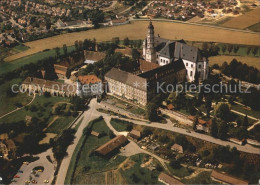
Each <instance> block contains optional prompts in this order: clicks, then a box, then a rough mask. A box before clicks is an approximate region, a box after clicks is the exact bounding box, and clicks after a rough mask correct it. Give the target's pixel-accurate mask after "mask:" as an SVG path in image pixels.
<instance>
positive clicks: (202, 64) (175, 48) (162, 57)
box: [143, 22, 208, 82]
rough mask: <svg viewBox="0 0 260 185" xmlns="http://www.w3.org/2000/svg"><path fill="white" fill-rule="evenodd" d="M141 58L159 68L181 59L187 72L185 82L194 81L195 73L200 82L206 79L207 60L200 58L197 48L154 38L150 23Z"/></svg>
mask: <svg viewBox="0 0 260 185" xmlns="http://www.w3.org/2000/svg"><path fill="white" fill-rule="evenodd" d="M143 57H144V59H145V60H146V61H148V62H152V63H156V64H159V65H160V66H163V65H166V64H169V63H171V62H175V61H178V60H179V59H181V60H182V61H183V63H184V65H185V68H186V70H187V81H189V82H192V81H194V80H195V74H196V73H197V75H198V78H199V79H200V80H205V79H207V77H208V60H207V58H205V57H202V56H201V51H200V50H199V48H196V47H193V46H189V45H187V44H186V43H185V42H184V41H179V42H178V41H171V40H167V39H163V38H161V37H159V36H158V37H155V36H154V26H153V24H152V22H150V24H149V26H148V33H147V38H146V39H145V40H144V42H143Z"/></svg>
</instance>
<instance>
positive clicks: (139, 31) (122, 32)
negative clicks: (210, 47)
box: [5, 21, 260, 61]
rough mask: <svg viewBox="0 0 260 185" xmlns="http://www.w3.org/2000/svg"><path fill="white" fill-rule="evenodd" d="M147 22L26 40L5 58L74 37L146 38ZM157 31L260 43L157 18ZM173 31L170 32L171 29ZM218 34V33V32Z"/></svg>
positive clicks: (252, 38)
mask: <svg viewBox="0 0 260 185" xmlns="http://www.w3.org/2000/svg"><path fill="white" fill-rule="evenodd" d="M147 24H148V22H147V21H133V22H131V24H127V25H121V26H113V27H105V28H101V29H96V30H89V31H82V32H76V33H67V34H62V35H58V36H54V37H50V38H46V39H41V40H37V41H32V42H28V43H25V45H26V46H28V47H30V49H28V50H26V51H24V52H21V53H18V54H15V55H12V56H10V57H7V58H6V59H5V60H6V61H12V60H16V59H19V58H21V57H25V56H29V55H32V54H35V53H38V52H40V51H43V50H46V49H52V48H55V47H62V45H63V44H67V45H68V46H69V45H74V42H75V40H84V39H87V38H88V39H93V38H96V40H97V41H98V42H100V41H110V40H111V39H112V38H113V37H120V38H121V39H122V38H125V37H129V39H134V40H137V39H144V38H145V35H146V32H147ZM153 24H154V27H155V34H160V36H161V37H163V38H167V39H172V40H175V39H184V40H188V41H202V42H220V43H231V44H244V45H259V41H260V35H259V34H255V33H246V32H240V31H234V30H233V31H232V30H227V29H222V28H216V27H209V26H200V25H191V24H184V23H177V22H163V21H154V22H153ZM169 30H170V31H169ZM216 34H217V35H216Z"/></svg>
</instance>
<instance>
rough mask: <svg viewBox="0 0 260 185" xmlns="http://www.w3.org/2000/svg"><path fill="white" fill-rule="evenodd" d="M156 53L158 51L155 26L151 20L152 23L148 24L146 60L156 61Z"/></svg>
mask: <svg viewBox="0 0 260 185" xmlns="http://www.w3.org/2000/svg"><path fill="white" fill-rule="evenodd" d="M155 55H156V53H155V48H154V27H153V24H152V21H150V24H149V26H148V33H147V38H146V56H145V59H146V61H148V62H154V63H156V57H155Z"/></svg>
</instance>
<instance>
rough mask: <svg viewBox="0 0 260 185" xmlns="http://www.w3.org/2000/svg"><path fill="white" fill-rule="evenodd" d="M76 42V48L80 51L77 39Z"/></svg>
mask: <svg viewBox="0 0 260 185" xmlns="http://www.w3.org/2000/svg"><path fill="white" fill-rule="evenodd" d="M74 44H75V48H76V50H77V51H78V50H79V41H77V40H76V41H75V43H74Z"/></svg>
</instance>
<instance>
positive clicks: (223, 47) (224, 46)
mask: <svg viewBox="0 0 260 185" xmlns="http://www.w3.org/2000/svg"><path fill="white" fill-rule="evenodd" d="M226 50H227V46H226V45H223V46H222V52H223V54H224V53H225V52H226Z"/></svg>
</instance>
